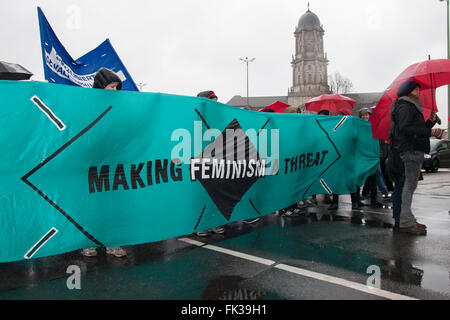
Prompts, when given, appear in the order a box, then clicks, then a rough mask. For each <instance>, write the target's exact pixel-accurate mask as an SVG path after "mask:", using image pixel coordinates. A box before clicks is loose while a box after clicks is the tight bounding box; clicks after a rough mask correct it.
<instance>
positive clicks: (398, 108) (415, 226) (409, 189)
mask: <svg viewBox="0 0 450 320" xmlns="http://www.w3.org/2000/svg"><path fill="white" fill-rule="evenodd" d="M419 95H420V85H419V84H418V83H417V82H415V81H413V80H408V81H405V82H404V83H402V84H401V85H400V87H399V89H398V92H397V96H398V99H397V100H396V101H395V103H394V104H393V108H392V112H391V119H392V122H393V123H394V125H393V136H394V147H396V148H397V150H398V151H399V153H400V158H401V159H402V161H403V165H404V167H405V181H404V185H403V190H402V197H401V202H402V205H401V212H400V232H405V233H411V234H416V235H425V234H426V226H425V225H423V224H420V223H418V222H417V221H416V218H415V217H414V214H413V213H412V211H411V203H412V198H413V194H414V191H415V190H416V188H417V181H418V179H419V176H420V173H421V169H422V164H423V159H424V155H425V153H429V152H430V137H431V128H432V127H433V126H434V125H435V124H436V122H438V121H439V118H438V117H437V116H436V114H435V112H434V111H432V113H431V116H430V119H428V120H427V121H426V122H425V120H424V116H423V114H422V111H423V108H422V101H420V100H419Z"/></svg>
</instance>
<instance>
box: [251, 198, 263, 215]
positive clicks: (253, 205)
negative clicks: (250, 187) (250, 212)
mask: <svg viewBox="0 0 450 320" xmlns="http://www.w3.org/2000/svg"><path fill="white" fill-rule="evenodd" d="M248 201H250V204H251V205H252V207H253V209H254V210H255V211H256V213H257V214H259V215H261V212H259V211H258V209H256V207H255V205H254V204H253V202H252V199H248Z"/></svg>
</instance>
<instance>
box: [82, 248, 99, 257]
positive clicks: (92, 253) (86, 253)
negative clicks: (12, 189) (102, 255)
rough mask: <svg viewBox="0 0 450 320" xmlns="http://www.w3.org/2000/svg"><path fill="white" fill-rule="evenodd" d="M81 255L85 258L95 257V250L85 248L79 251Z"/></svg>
mask: <svg viewBox="0 0 450 320" xmlns="http://www.w3.org/2000/svg"><path fill="white" fill-rule="evenodd" d="M81 254H82V255H83V256H85V257H96V256H97V249H95V248H94V247H93V248H86V249H82V250H81Z"/></svg>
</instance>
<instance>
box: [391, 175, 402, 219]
mask: <svg viewBox="0 0 450 320" xmlns="http://www.w3.org/2000/svg"><path fill="white" fill-rule="evenodd" d="M404 183H405V182H404V180H403V179H398V180H395V181H394V192H393V193H392V218H394V220H396V221H400V212H401V210H402V191H403V184H404Z"/></svg>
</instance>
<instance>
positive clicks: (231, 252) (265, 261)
mask: <svg viewBox="0 0 450 320" xmlns="http://www.w3.org/2000/svg"><path fill="white" fill-rule="evenodd" d="M203 248H206V249H210V250H214V251H218V252H222V253H225V254H229V255H230V256H235V257H238V258H242V259H246V260H250V261H253V262H257V263H261V264H264V265H266V266H271V265H273V264H275V261H273V260H268V259H264V258H260V257H256V256H252V255H250V254H246V253H242V252H239V251H234V250H229V249H225V248H221V247H217V246H213V245H210V244H208V245H206V246H204V247H203Z"/></svg>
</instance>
